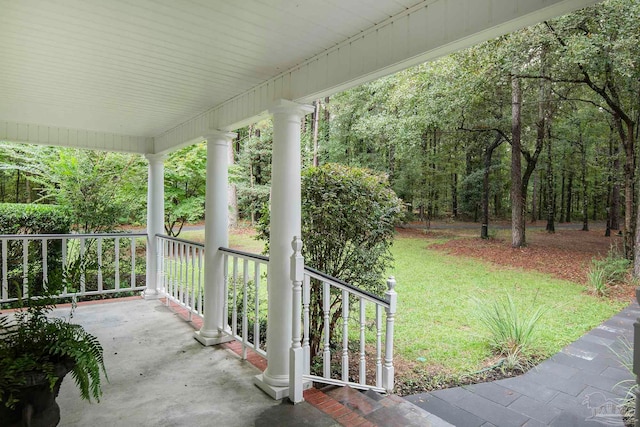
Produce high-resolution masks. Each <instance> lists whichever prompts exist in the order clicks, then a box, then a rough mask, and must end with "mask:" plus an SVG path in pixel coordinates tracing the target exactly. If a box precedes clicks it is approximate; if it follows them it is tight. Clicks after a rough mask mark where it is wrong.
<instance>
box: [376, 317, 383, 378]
mask: <svg viewBox="0 0 640 427" xmlns="http://www.w3.org/2000/svg"><path fill="white" fill-rule="evenodd" d="M376 387H382V306H380V305H376Z"/></svg>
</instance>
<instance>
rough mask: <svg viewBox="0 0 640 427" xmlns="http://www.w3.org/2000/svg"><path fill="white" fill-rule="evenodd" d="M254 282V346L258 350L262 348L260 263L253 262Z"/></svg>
mask: <svg viewBox="0 0 640 427" xmlns="http://www.w3.org/2000/svg"><path fill="white" fill-rule="evenodd" d="M253 283H255V285H256V294H255V297H254V310H255V311H254V321H253V346H254V348H255V349H256V350H258V349H259V348H260V263H259V262H258V261H255V262H254V263H253Z"/></svg>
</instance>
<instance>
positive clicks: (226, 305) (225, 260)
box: [205, 254, 229, 330]
mask: <svg viewBox="0 0 640 427" xmlns="http://www.w3.org/2000/svg"><path fill="white" fill-rule="evenodd" d="M222 260H223V261H222V265H223V267H222V270H223V276H224V279H223V281H224V308H223V310H222V313H223V315H222V321H223V323H224V325H225V326H226V327H225V330H227V329H229V255H228V254H224V255H223V257H222ZM205 273H206V271H205Z"/></svg>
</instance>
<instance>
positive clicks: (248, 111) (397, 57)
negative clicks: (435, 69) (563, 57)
mask: <svg viewBox="0 0 640 427" xmlns="http://www.w3.org/2000/svg"><path fill="white" fill-rule="evenodd" d="M597 2H598V0H435V1H434V0H427V1H423V2H422V3H420V4H418V5H416V6H414V7H412V8H409V9H407V10H405V11H404V12H403V13H401V14H399V15H396V16H393V17H391V18H389V19H388V20H386V21H384V22H381V23H380V24H378V25H375V26H374V27H372V28H370V29H369V30H367V31H363V32H362V33H360V34H358V35H356V36H354V37H351V38H349V39H348V40H346V41H345V42H343V43H341V44H339V45H337V46H335V47H333V48H331V49H329V50H327V51H325V52H323V53H321V54H319V55H316V56H315V57H313V58H311V59H309V60H307V61H306V62H304V63H303V64H300V65H298V66H296V67H294V68H292V69H290V70H288V71H287V72H284V73H282V74H280V75H278V76H277V77H274V78H273V79H270V80H268V81H266V82H264V83H263V84H261V85H259V86H257V87H255V88H253V89H251V90H249V91H247V92H245V93H243V94H242V95H239V96H237V97H235V98H233V99H231V100H229V101H227V102H225V103H223V104H221V105H219V106H217V107H214V108H212V109H210V110H208V111H206V112H204V113H202V114H200V115H198V116H197V117H195V118H192V119H191V120H188V121H186V122H184V123H182V124H180V125H178V126H176V127H175V128H173V129H171V130H169V131H167V132H165V133H163V134H162V135H159V136H158V137H157V138H156V139H155V150H156V152H158V153H160V152H166V151H170V150H172V149H174V147H177V146H181V145H185V144H187V143H191V142H194V141H197V140H198V139H201V138H202V135H204V134H205V133H206V132H207V131H208V130H209V129H220V130H234V129H237V128H238V127H241V126H243V125H246V124H247V123H250V122H252V121H254V120H256V119H257V118H259V117H260V116H261V115H264V114H265V112H266V110H267V109H268V107H269V106H270V105H272V103H273V102H274V101H275V100H277V99H289V100H293V101H296V102H302V103H308V102H310V101H312V100H314V99H317V98H320V97H324V96H327V95H331V94H333V93H336V92H339V91H342V90H345V89H348V88H351V87H354V86H357V85H359V84H362V83H364V82H367V81H371V80H374V79H376V78H379V77H382V76H385V75H388V74H391V73H394V72H397V71H400V70H402V69H405V68H407V67H410V66H413V65H417V64H420V63H423V62H426V61H429V60H434V59H436V58H438V57H441V56H443V55H447V54H449V53H452V52H455V51H457V50H460V49H464V48H466V47H469V46H473V45H474V44H477V43H480V42H483V41H486V40H489V39H492V38H494V37H498V36H500V35H503V34H506V33H509V32H512V31H515V30H518V29H520V28H523V27H526V26H528V25H533V24H537V23H539V22H541V21H543V20H545V19H551V18H553V17H556V16H560V15H563V14H566V13H569V12H571V11H573V10H576V9H579V8H581V7H586V6H589V5H592V4H594V3H597Z"/></svg>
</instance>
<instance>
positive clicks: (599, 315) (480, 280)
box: [391, 237, 624, 374]
mask: <svg viewBox="0 0 640 427" xmlns="http://www.w3.org/2000/svg"><path fill="white" fill-rule="evenodd" d="M432 243H435V240H426V239H422V238H411V237H397V238H396V240H395V242H394V246H393V254H394V257H395V267H394V268H393V270H392V271H391V274H393V275H394V276H395V277H396V281H397V286H396V290H397V292H398V301H399V303H398V314H397V318H396V319H397V320H396V325H395V327H396V330H395V350H396V354H397V355H399V356H400V357H402V358H404V359H405V360H407V361H416V360H417V359H418V358H420V360H421V362H418V364H424V365H425V368H426V367H427V366H428V367H435V368H437V367H441V368H444V370H445V371H446V372H449V373H451V374H463V373H469V372H473V371H476V370H478V369H480V368H482V367H483V366H485V365H486V362H487V361H488V359H489V358H490V356H491V352H490V350H489V348H488V346H487V345H486V344H485V342H486V341H485V340H484V339H483V329H482V326H481V324H480V323H479V321H478V320H477V318H476V315H475V313H476V310H477V308H476V307H477V305H476V303H474V301H473V299H472V298H473V297H476V298H479V299H481V300H491V299H494V298H498V297H501V296H504V295H506V293H511V294H512V296H513V297H514V299H515V300H516V301H517V303H518V304H520V306H522V307H523V308H526V307H531V306H532V305H542V306H544V307H546V309H547V311H546V313H545V315H544V316H543V318H542V320H541V323H540V325H539V326H540V327H539V333H538V336H537V338H538V339H537V347H538V348H539V353H540V354H542V355H551V354H553V353H555V352H557V351H559V350H560V349H561V348H562V347H563V346H565V345H566V344H568V343H570V342H571V341H573V340H575V339H577V338H578V337H580V336H581V335H582V334H583V333H585V332H586V331H588V330H589V329H591V328H593V327H594V326H596V325H598V324H599V323H600V322H602V321H603V320H605V319H607V318H609V317H610V316H612V315H613V314H614V313H616V312H617V311H618V310H620V309H621V308H622V307H623V306H624V304H622V303H619V302H612V301H609V300H605V299H598V298H596V297H594V296H591V295H588V294H586V293H585V292H584V287H583V286H580V285H577V284H574V283H571V282H567V281H562V280H556V279H554V278H552V277H550V276H548V275H545V274H538V273H531V272H524V271H520V270H516V269H501V268H498V267H496V266H493V265H491V264H487V263H484V262H481V261H476V260H472V259H464V258H458V257H453V256H448V255H445V254H443V253H441V252H437V251H435V250H430V249H429V248H428V246H429V245H430V244H432ZM423 358H424V359H423Z"/></svg>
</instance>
